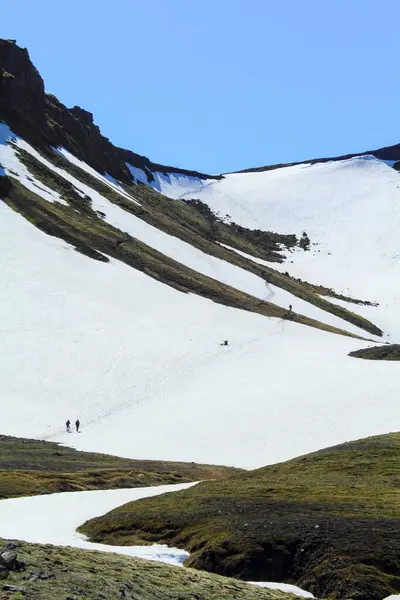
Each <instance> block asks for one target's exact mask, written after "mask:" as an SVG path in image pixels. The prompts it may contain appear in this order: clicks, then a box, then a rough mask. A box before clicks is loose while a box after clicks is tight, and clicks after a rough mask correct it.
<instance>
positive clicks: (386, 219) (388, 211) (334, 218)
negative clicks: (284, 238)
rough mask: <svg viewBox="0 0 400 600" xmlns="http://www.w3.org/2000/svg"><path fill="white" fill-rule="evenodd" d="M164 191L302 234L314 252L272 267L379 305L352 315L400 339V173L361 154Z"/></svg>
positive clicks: (245, 220) (246, 221)
mask: <svg viewBox="0 0 400 600" xmlns="http://www.w3.org/2000/svg"><path fill="white" fill-rule="evenodd" d="M163 192H164V193H165V194H167V195H169V196H170V197H174V198H175V197H182V196H184V197H186V198H191V197H192V198H199V199H200V200H202V201H203V202H206V203H207V204H208V205H209V206H210V207H211V209H212V210H213V211H215V212H219V213H220V214H221V215H222V216H224V215H225V214H229V215H230V216H231V219H232V220H233V221H234V222H236V223H239V224H241V225H245V226H247V227H250V228H255V229H258V228H259V229H264V230H266V229H267V230H272V231H278V232H279V233H295V234H296V235H298V236H300V235H301V233H302V231H306V232H307V234H308V235H309V237H310V239H311V242H312V244H316V245H313V246H312V250H311V251H310V252H304V251H303V250H300V249H297V250H296V251H294V252H293V253H288V260H287V262H285V263H283V264H282V265H273V266H274V268H277V269H280V270H281V271H288V272H289V273H290V274H291V275H293V276H295V277H300V278H302V279H304V280H307V281H310V282H312V283H317V284H322V285H326V286H328V287H333V288H334V289H335V291H336V292H339V293H343V294H344V295H347V296H348V295H350V296H353V297H356V298H361V299H364V300H370V301H376V302H378V303H379V304H380V307H378V308H371V307H366V308H361V309H360V307H358V306H357V307H356V312H359V313H360V314H363V315H364V316H366V317H367V318H369V319H371V320H372V321H373V322H374V323H376V324H377V325H378V326H379V327H381V328H382V329H383V330H384V331H385V332H386V333H388V334H390V336H391V338H392V341H396V340H397V341H398V340H399V338H400V322H399V320H398V318H397V312H398V302H399V299H400V293H399V287H398V281H399V279H400V241H399V236H398V232H399V230H400V173H398V172H397V171H395V170H393V169H392V168H391V167H390V166H389V165H388V164H386V163H385V162H383V161H379V160H377V159H375V158H374V157H372V156H364V157H359V158H353V159H350V160H346V161H337V162H336V161H332V162H328V163H324V164H315V165H297V166H293V167H286V168H281V169H277V170H273V171H265V172H259V173H240V174H229V175H226V176H225V177H224V178H223V179H222V180H220V181H211V182H209V185H204V183H203V184H202V185H201V186H199V187H198V189H197V190H194V191H191V190H190V191H189V192H187V190H186V186H185V184H184V182H181V185H180V186H179V185H178V182H177V180H174V182H173V185H172V184H171V185H170V187H169V189H167V187H164V190H163ZM348 308H349V309H350V310H351V308H352V305H349V306H348ZM353 309H354V305H353Z"/></svg>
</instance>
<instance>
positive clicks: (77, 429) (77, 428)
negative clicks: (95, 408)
mask: <svg viewBox="0 0 400 600" xmlns="http://www.w3.org/2000/svg"><path fill="white" fill-rule="evenodd" d="M80 424H81V422H80V421H79V419H77V420H76V421H75V427H76V431H77V432H78V433H79V425H80Z"/></svg>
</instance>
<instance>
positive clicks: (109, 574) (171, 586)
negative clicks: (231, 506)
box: [0, 539, 295, 600]
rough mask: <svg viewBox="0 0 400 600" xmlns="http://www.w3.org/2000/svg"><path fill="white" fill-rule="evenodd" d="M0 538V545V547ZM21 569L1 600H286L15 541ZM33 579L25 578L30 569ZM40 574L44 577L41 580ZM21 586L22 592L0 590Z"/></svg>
mask: <svg viewBox="0 0 400 600" xmlns="http://www.w3.org/2000/svg"><path fill="white" fill-rule="evenodd" d="M4 544H5V542H4V540H1V539H0V545H4ZM18 556H19V559H20V560H23V561H25V562H26V565H27V566H26V570H25V571H22V572H16V571H15V572H11V574H10V576H9V577H8V579H7V580H4V581H2V582H1V581H0V599H1V600H17V599H18V600H19V598H20V597H21V598H22V597H23V598H27V599H29V600H65V599H66V598H71V599H74V600H114V599H117V598H126V599H127V600H129V599H130V600H285V599H286V600H291V599H292V598H293V600H294V598H295V596H294V595H292V594H284V593H283V592H279V591H275V590H274V591H272V590H265V589H261V588H257V587H256V586H252V585H248V584H245V583H242V582H239V581H236V580H233V579H228V578H225V577H220V576H218V575H210V574H208V573H199V572H198V571H194V570H191V569H182V568H180V567H171V566H167V565H164V564H162V563H156V562H150V561H145V560H140V559H135V558H130V557H126V556H119V555H116V554H109V553H102V552H91V551H88V550H77V549H74V548H60V547H56V546H49V545H38V544H28V543H24V542H23V543H21V544H20V546H19V548H18ZM35 572H36V573H39V574H40V576H39V578H37V579H35V580H33V579H31V578H30V577H31V574H32V573H35ZM41 577H44V579H42V578H41ZM4 584H8V585H15V586H18V587H22V588H23V589H24V590H25V592H26V595H25V596H18V595H17V594H16V593H15V592H14V593H12V592H11V593H10V592H6V591H2V587H3V585H4Z"/></svg>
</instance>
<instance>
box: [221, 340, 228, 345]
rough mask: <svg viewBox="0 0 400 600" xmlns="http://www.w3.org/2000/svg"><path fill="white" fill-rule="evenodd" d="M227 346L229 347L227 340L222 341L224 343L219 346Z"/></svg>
mask: <svg viewBox="0 0 400 600" xmlns="http://www.w3.org/2000/svg"><path fill="white" fill-rule="evenodd" d="M228 345H229V344H228V340H224V341H223V342H222V344H221V346H228Z"/></svg>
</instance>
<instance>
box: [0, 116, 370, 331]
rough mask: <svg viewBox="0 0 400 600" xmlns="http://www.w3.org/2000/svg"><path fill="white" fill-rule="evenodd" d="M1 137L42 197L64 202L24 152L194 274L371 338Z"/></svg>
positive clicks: (22, 176)
mask: <svg viewBox="0 0 400 600" xmlns="http://www.w3.org/2000/svg"><path fill="white" fill-rule="evenodd" d="M0 135H2V140H3V143H1V140H0V163H1V164H2V165H3V166H4V168H5V171H6V173H7V174H9V175H12V176H14V174H19V177H18V179H19V181H20V183H22V184H23V185H24V186H25V187H27V188H28V189H30V190H32V191H34V192H36V193H37V194H39V195H40V196H42V198H44V199H45V200H50V201H54V200H58V199H60V196H59V194H57V193H55V192H54V193H53V196H52V197H51V196H50V194H51V193H52V190H49V189H48V188H46V186H42V187H40V186H41V185H42V184H40V185H38V184H39V183H40V182H34V183H32V181H34V180H33V178H31V177H30V174H29V172H28V170H27V169H26V167H25V166H24V164H23V163H22V162H21V161H20V160H19V158H18V155H17V150H18V148H21V149H22V150H24V151H26V152H28V153H29V154H31V155H32V156H33V157H34V158H35V159H36V160H38V161H39V162H41V163H42V164H43V165H45V166H46V167H47V168H48V169H49V170H51V171H54V172H55V173H57V174H58V175H61V176H62V177H63V178H64V179H65V180H67V181H69V182H70V183H72V184H73V185H74V187H75V189H76V190H77V191H78V192H79V193H80V194H81V195H83V196H89V197H90V199H91V200H92V206H93V208H94V210H96V211H100V212H101V213H102V214H104V215H105V216H104V218H105V220H106V221H107V222H108V223H110V224H111V225H113V226H115V227H117V228H119V229H120V230H121V231H126V232H127V233H129V234H130V235H132V236H133V237H135V238H136V239H138V240H140V241H142V242H144V243H145V244H147V245H149V246H151V247H152V248H155V249H156V250H158V251H159V252H161V253H162V254H164V255H166V256H168V257H170V258H172V259H174V260H176V261H177V262H179V263H181V264H183V265H185V266H187V267H189V268H191V269H193V270H194V271H197V272H199V273H202V274H203V275H207V276H208V277H211V278H213V279H215V280H217V281H219V282H221V283H224V284H227V285H230V286H232V287H234V288H236V289H238V290H240V291H242V292H246V293H248V294H250V295H252V296H255V297H256V298H259V299H261V300H268V301H270V302H273V303H275V304H278V305H279V306H283V307H285V308H287V307H288V306H289V305H290V304H292V305H293V306H294V307H295V308H294V310H295V312H297V313H299V314H304V315H305V316H307V317H311V318H313V319H317V320H319V321H321V322H323V323H326V324H328V325H332V326H334V327H338V328H340V329H345V330H346V331H349V332H351V333H355V334H357V335H360V336H362V337H365V331H364V330H362V329H360V328H358V327H356V326H354V325H351V324H350V323H347V322H345V321H343V320H342V319H340V318H339V317H336V316H335V315H331V314H329V313H327V312H325V311H323V310H321V309H319V308H318V307H316V306H313V305H312V304H309V303H308V302H305V301H302V300H299V299H297V298H296V297H294V296H293V295H292V294H290V293H289V292H286V291H284V290H281V289H279V288H276V287H275V286H273V285H270V284H266V282H265V280H264V279H262V278H260V277H257V276H256V275H254V274H253V273H249V272H248V271H246V270H245V269H241V268H239V267H237V266H235V265H232V264H230V263H228V262H226V261H223V260H221V259H219V258H216V257H214V256H210V255H209V254H206V253H204V252H202V251H201V250H199V249H197V248H195V247H194V246H191V245H190V244H188V243H186V242H184V241H182V240H180V239H179V238H177V237H174V236H171V235H168V234H167V233H164V232H163V231H160V230H159V229H157V228H156V227H153V226H152V225H149V224H148V223H146V222H145V221H143V220H142V219H140V218H138V217H136V216H135V215H132V214H130V213H128V212H127V211H125V210H123V209H122V208H120V207H119V206H117V205H115V204H113V203H112V202H110V201H109V200H108V199H107V198H106V197H104V196H103V195H101V194H100V193H99V192H98V191H96V190H94V189H93V188H91V187H90V186H88V185H86V184H85V183H82V182H81V181H79V180H78V179H77V178H76V177H74V176H73V175H71V174H70V173H68V172H67V171H65V170H64V169H62V168H59V167H56V166H54V165H53V164H52V163H51V162H50V161H48V160H46V159H45V158H44V157H43V156H42V155H41V154H39V152H37V151H36V150H35V149H34V148H33V147H32V146H31V145H30V144H28V143H27V142H25V141H24V140H22V139H21V138H19V137H17V136H15V135H14V134H13V133H12V132H11V131H10V130H9V129H8V127H7V126H6V125H1V124H0ZM9 139H12V140H13V145H10V144H7V143H6V142H7V141H8V140H9ZM57 152H58V153H59V154H60V155H62V156H64V158H66V159H67V160H69V161H70V162H71V163H72V164H74V165H76V166H78V167H80V168H81V169H83V170H84V171H86V172H87V173H88V174H89V175H91V176H92V177H95V178H96V179H99V180H100V181H102V182H103V183H105V184H106V185H108V186H110V187H111V188H112V189H113V190H114V191H117V192H118V193H120V194H122V195H123V196H124V197H126V198H127V199H129V200H130V201H132V202H134V203H135V204H139V203H138V202H137V201H136V199H135V198H134V197H133V196H131V195H129V194H127V193H126V192H125V191H124V190H123V189H122V188H121V186H119V185H118V183H117V182H114V181H110V180H109V179H107V177H105V176H102V175H100V174H99V173H97V172H96V171H95V170H94V169H92V168H91V167H90V166H88V165H87V164H86V163H84V162H83V161H81V160H79V159H77V158H76V157H74V156H73V155H72V154H71V153H70V152H68V151H67V150H65V149H63V148H60V149H57ZM199 181H201V180H199ZM45 188H46V189H45ZM54 194H55V195H54Z"/></svg>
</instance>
